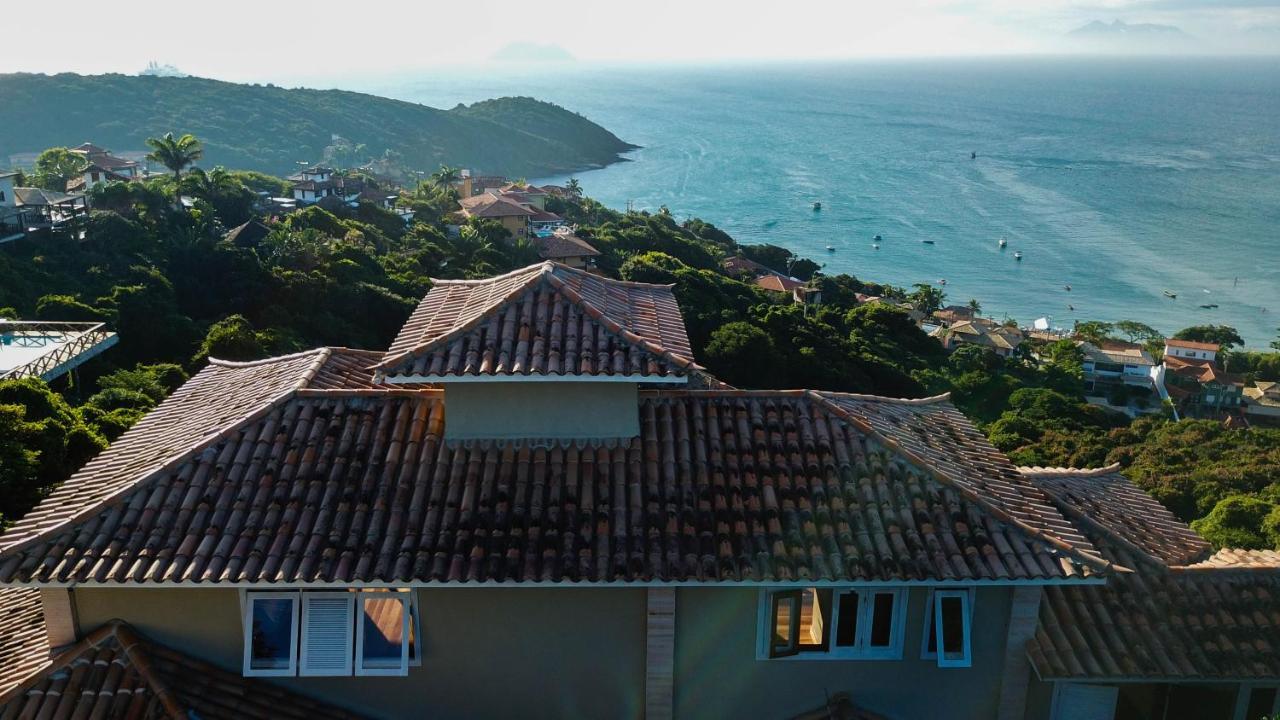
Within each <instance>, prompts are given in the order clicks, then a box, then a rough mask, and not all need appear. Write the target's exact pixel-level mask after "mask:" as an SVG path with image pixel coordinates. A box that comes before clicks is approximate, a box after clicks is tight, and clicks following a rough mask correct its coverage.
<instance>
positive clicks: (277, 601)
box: [249, 598, 293, 670]
mask: <svg viewBox="0 0 1280 720" xmlns="http://www.w3.org/2000/svg"><path fill="white" fill-rule="evenodd" d="M292 649H293V600H290V599H288V598H263V599H258V600H254V601H253V652H252V657H251V658H250V661H249V667H250V668H252V669H254V670H281V669H284V668H287V667H289V661H290V660H291V659H292V658H291V657H290V655H291V651H292Z"/></svg>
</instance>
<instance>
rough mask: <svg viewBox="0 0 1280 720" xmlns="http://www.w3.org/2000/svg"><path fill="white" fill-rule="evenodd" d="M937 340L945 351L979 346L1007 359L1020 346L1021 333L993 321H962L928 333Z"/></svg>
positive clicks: (1016, 329)
mask: <svg viewBox="0 0 1280 720" xmlns="http://www.w3.org/2000/svg"><path fill="white" fill-rule="evenodd" d="M929 334H930V335H932V336H933V337H936V338H938V340H939V342H941V343H942V346H943V347H944V348H946V349H947V350H955V349H956V348H957V347H960V346H961V345H964V344H971V345H979V346H981V347H985V348H989V349H991V350H992V351H993V352H994V353H995V354H997V355H999V356H1000V357H1009V356H1010V355H1012V354H1013V351H1014V350H1017V349H1018V346H1019V345H1021V344H1022V340H1023V335H1022V331H1021V330H1019V329H1018V328H1016V327H1012V326H1009V325H1001V324H1000V323H997V322H995V321H993V320H987V319H985V318H977V319H974V320H962V321H960V322H956V323H952V324H951V325H949V326H945V327H939V328H936V329H935V330H933V332H931V333H929Z"/></svg>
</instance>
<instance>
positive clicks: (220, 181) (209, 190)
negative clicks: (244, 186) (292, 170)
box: [178, 166, 241, 200]
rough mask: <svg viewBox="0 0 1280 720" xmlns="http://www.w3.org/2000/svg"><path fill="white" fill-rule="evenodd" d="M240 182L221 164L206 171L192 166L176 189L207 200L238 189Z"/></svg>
mask: <svg viewBox="0 0 1280 720" xmlns="http://www.w3.org/2000/svg"><path fill="white" fill-rule="evenodd" d="M240 184H241V183H240V181H239V180H237V179H236V178H235V177H233V176H232V175H231V173H229V172H227V170H226V168H223V167H222V166H218V167H216V168H214V169H213V170H212V171H210V172H207V173H206V172H205V171H204V170H201V169H200V168H193V169H192V170H191V172H189V173H187V176H186V177H184V178H182V180H181V181H180V182H179V183H178V189H179V190H180V191H181V192H184V193H186V194H187V195H192V196H194V197H198V198H201V199H203V200H209V199H211V198H213V197H215V196H217V195H219V194H223V193H228V192H233V191H235V190H237V189H239V187H240Z"/></svg>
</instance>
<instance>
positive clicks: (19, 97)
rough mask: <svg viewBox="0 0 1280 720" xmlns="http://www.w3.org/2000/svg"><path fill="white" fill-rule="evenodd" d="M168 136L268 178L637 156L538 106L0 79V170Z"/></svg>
mask: <svg viewBox="0 0 1280 720" xmlns="http://www.w3.org/2000/svg"><path fill="white" fill-rule="evenodd" d="M170 131H172V132H175V133H184V132H189V133H192V134H194V135H196V136H197V137H199V138H200V139H201V140H202V141H203V142H204V145H205V159H204V161H203V162H202V163H201V164H202V165H206V166H213V165H226V166H228V167H235V168H246V169H253V170H261V171H263V172H269V173H275V174H287V173H290V172H293V171H294V170H296V168H297V164H298V163H299V162H300V161H307V162H320V161H324V160H326V159H329V160H335V158H336V159H337V160H341V161H343V162H341V164H359V163H361V162H364V161H367V160H369V159H372V158H381V157H383V156H384V154H386V153H387V152H388V151H390V153H391V154H392V155H393V157H394V156H396V155H398V162H397V164H398V165H400V166H402V167H405V168H410V169H419V170H434V169H435V168H436V167H437V166H439V165H440V164H441V163H447V164H450V165H456V166H459V167H470V168H474V169H476V170H478V171H480V172H486V173H502V174H506V175H510V176H512V177H517V176H525V177H537V176H542V175H549V174H554V173H558V172H570V171H573V170H580V169H583V168H588V167H595V166H600V165H605V164H608V163H610V162H614V161H616V160H617V159H618V153H621V152H625V151H627V150H630V149H632V147H633V146H632V145H630V144H628V143H625V142H623V141H622V140H620V139H618V138H617V137H616V136H615V135H614V134H613V133H611V132H609V131H608V130H606V129H604V128H602V127H600V126H599V125H596V124H595V123H593V122H591V121H590V120H587V119H586V118H584V117H582V116H581V115H578V114H576V113H573V112H570V111H568V110H565V109H564V108H561V107H559V106H557V105H552V104H550V103H545V102H540V101H538V100H534V99H533V98H502V99H499V100H489V101H485V102H480V103H476V104H474V105H471V106H465V105H459V106H458V107H456V108H453V109H452V110H438V109H436V108H430V107H426V106H424V105H418V104H415V103H409V102H402V101H399V100H390V99H387V98H382V97H377V96H374V95H366V94H363V93H355V92H347V91H343V90H308V89H287V88H281V87H276V86H274V85H242V84H236V83H228V82H221V81H218V80H206V79H203V78H190V77H188V78H171V77H136V76H129V75H88V76H86V75H75V74H69V73H68V74H61V75H34V74H28V73H19V74H9V75H0V167H3V166H4V165H6V164H8V157H9V156H10V155H12V154H17V153H28V152H37V151H39V150H43V149H44V148H47V147H53V146H59V145H71V146H74V145H78V144H80V143H82V142H85V141H92V142H94V143H96V144H98V145H101V146H103V147H107V148H111V149H113V150H116V151H117V152H125V151H129V150H141V149H144V148H145V146H144V144H143V140H144V139H145V138H147V137H148V136H153V135H158V134H162V133H165V132H170ZM359 145H363V146H364V147H363V148H359V149H356V148H355V146H359ZM342 147H346V148H347V150H346V151H345V152H344V151H343V150H342V149H340V148H342ZM335 152H336V153H338V155H336V156H335ZM326 153H327V154H328V158H326Z"/></svg>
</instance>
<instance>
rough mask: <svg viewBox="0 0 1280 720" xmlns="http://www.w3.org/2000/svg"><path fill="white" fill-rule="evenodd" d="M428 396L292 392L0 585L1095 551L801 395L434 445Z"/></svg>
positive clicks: (916, 574) (1022, 566)
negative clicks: (567, 434) (633, 433)
mask: <svg viewBox="0 0 1280 720" xmlns="http://www.w3.org/2000/svg"><path fill="white" fill-rule="evenodd" d="M311 375H312V376H315V375H316V373H315V371H314V370H313V371H312V372H311ZM862 402H863V403H870V402H871V401H870V400H866V399H864V400H863V401H862ZM885 402H886V403H889V402H893V401H885ZM904 407H905V406H904ZM444 410H445V407H444V400H443V398H442V395H441V393H438V392H428V391H384V390H377V389H372V390H359V391H334V390H314V389H299V390H297V391H295V392H293V393H292V394H291V395H289V396H288V397H287V398H285V399H283V400H281V401H279V402H276V403H273V404H271V405H269V406H267V407H264V408H262V409H261V410H259V411H255V412H253V413H251V414H249V415H247V416H246V419H245V420H244V421H243V422H240V423H239V424H236V425H234V426H231V427H227V428H225V429H223V430H222V431H220V432H218V433H217V434H216V435H215V436H213V437H212V438H211V439H209V440H207V441H204V442H201V443H199V444H197V445H196V446H195V447H190V448H186V447H184V448H180V449H179V450H180V451H179V452H177V453H176V454H175V455H174V460H173V461H172V462H169V463H167V464H165V465H164V466H163V467H161V468H160V469H159V470H158V471H155V472H151V473H149V474H147V475H145V476H140V477H138V478H137V479H135V480H134V481H132V484H128V485H127V486H117V488H118V489H117V491H116V492H115V493H113V494H112V495H110V496H109V497H108V496H97V497H98V498H100V499H95V500H94V502H95V504H94V505H91V506H86V507H80V508H74V509H66V510H64V511H63V512H64V514H63V517H67V518H73V519H69V520H68V521H66V522H64V523H63V524H61V525H58V526H55V527H50V528H47V529H43V530H37V531H36V533H35V534H29V535H26V536H25V537H24V538H23V539H22V540H21V541H20V542H16V543H15V544H12V545H8V546H7V547H5V549H4V550H3V552H0V583H5V584H44V585H59V584H74V583H78V582H89V583H116V584H130V583H182V584H186V583H235V584H263V583H284V584H312V583H397V584H404V583H409V584H416V583H432V584H435V583H480V582H492V583H521V582H536V583H561V582H564V583H573V582H589V583H615V582H616V583H627V582H640V583H650V582H652V583H678V582H712V583H714V582H725V583H738V582H754V583H801V582H806V583H807V582H813V581H826V582H832V583H836V582H844V583H851V582H852V583H856V582H903V581H906V582H925V581H937V582H962V581H990V582H997V581H999V582H1013V581H1033V582H1034V581H1039V582H1045V581H1062V580H1065V579H1083V578H1088V577H1094V576H1096V575H1097V574H1098V573H1099V572H1100V571H1101V570H1104V569H1105V563H1099V562H1095V560H1094V559H1092V558H1090V557H1089V556H1088V555H1087V554H1086V553H1083V552H1081V551H1079V550H1077V549H1076V548H1074V547H1073V546H1072V545H1071V544H1069V543H1067V542H1063V541H1061V540H1056V539H1055V538H1053V537H1051V536H1050V535H1049V534H1047V533H1046V532H1045V531H1044V530H1043V528H1037V527H1034V526H1033V525H1032V524H1030V523H1029V522H1027V521H1024V520H1021V519H1019V517H1020V516H1021V515H1025V514H1026V513H1024V512H1022V511H1020V510H1016V509H1015V510H1014V511H1006V510H1004V509H1002V507H1003V506H1002V505H1001V504H1000V502H998V500H999V499H998V498H997V499H996V500H995V501H988V500H984V499H983V498H981V497H979V496H978V494H977V493H976V491H975V489H974V487H973V486H971V485H966V484H965V483H964V482H962V481H961V480H960V479H958V478H955V477H952V476H951V474H948V473H946V472H939V471H935V470H934V469H932V468H931V467H929V466H928V464H927V462H926V461H927V460H928V458H926V457H922V456H921V454H907V453H904V452H903V451H901V450H900V449H898V448H900V447H902V446H903V443H902V442H898V441H895V440H893V439H892V438H888V437H885V436H884V435H882V434H880V433H878V432H877V431H875V430H874V429H873V428H872V427H871V425H870V424H868V423H867V422H865V421H864V420H861V419H859V418H858V417H856V416H855V415H853V414H850V413H849V412H847V411H845V410H843V409H841V408H839V407H837V406H836V405H834V404H833V403H831V402H830V401H829V400H828V399H826V398H824V397H822V396H820V395H817V394H815V393H808V392H804V391H794V392H745V391H679V392H656V391H651V392H642V393H641V394H640V398H639V401H638V407H637V412H638V413H639V420H640V423H639V425H640V434H639V436H638V437H635V438H629V439H625V440H620V441H609V442H603V441H602V442H584V441H572V440H554V441H552V440H519V441H494V440H489V441H459V442H448V441H446V440H445V436H444V425H445V412H444ZM861 411H862V412H871V411H870V410H867V409H866V408H863V409H862V410H861ZM900 422H901V423H904V424H906V423H908V419H901V420H900ZM904 427H905V425H904ZM928 429H929V428H928V426H921V427H920V428H918V430H917V432H920V433H923V432H927V431H928ZM117 444H120V443H117ZM947 451H948V450H947V449H946V448H944V447H940V448H938V449H937V452H940V453H941V452H947ZM111 452H112V451H111V450H108V451H107V453H106V454H105V455H104V458H103V459H100V461H95V462H100V463H102V464H104V465H109V462H110V458H109V457H107V456H109V455H110V453H111ZM1006 462H1007V461H1006ZM1007 490H1008V491H1009V492H1013V491H1014V489H1013V487H1012V486H1011V487H1010V488H1007ZM1037 512H1043V509H1038V510H1037ZM1028 517H1030V516H1028Z"/></svg>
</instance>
